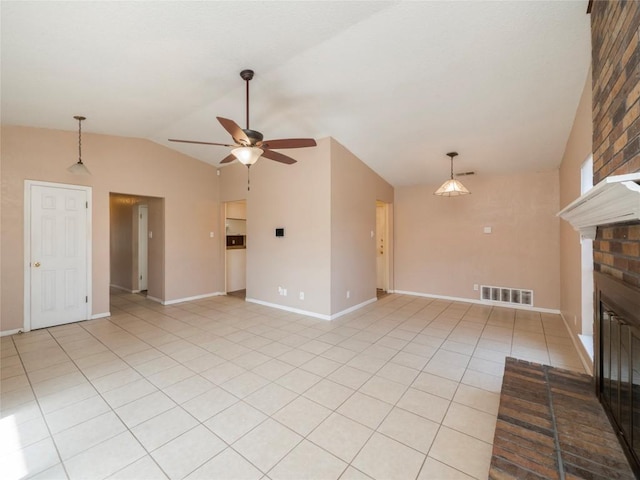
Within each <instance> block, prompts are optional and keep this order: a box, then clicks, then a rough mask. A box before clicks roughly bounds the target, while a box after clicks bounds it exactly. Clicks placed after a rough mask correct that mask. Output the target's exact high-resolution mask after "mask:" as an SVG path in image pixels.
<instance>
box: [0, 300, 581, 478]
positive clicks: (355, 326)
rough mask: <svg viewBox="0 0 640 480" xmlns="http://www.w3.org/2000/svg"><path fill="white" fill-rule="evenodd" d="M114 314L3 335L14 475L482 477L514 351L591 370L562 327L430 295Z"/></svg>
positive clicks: (154, 307)
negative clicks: (335, 314)
mask: <svg viewBox="0 0 640 480" xmlns="http://www.w3.org/2000/svg"><path fill="white" fill-rule="evenodd" d="M111 313H112V316H111V317H110V318H105V319H99V320H92V321H86V322H81V323H76V324H70V325H64V326H59V327H55V328H49V329H44V330H38V331H33V332H30V333H26V334H18V335H14V336H11V337H3V338H2V342H1V354H2V358H1V367H2V368H1V370H2V376H1V383H0V385H1V393H0V400H1V419H0V472H2V474H1V476H2V478H3V479H5V480H9V479H14V478H15V479H17V478H38V479H52V478H53V479H59V478H70V479H82V480H93V479H102V478H110V479H136V480H138V479H144V480H147V479H155V478H163V479H164V478H167V477H168V478H172V479H182V478H188V479H214V478H215V479H262V478H264V479H272V480H280V479H322V480H331V479H338V478H339V479H341V480H348V479H372V478H373V479H378V480H390V479H396V478H397V479H412V480H413V479H418V480H426V479H444V478H451V479H453V478H456V479H470V478H476V479H486V478H487V473H488V468H489V462H490V457H491V448H492V445H491V443H492V441H493V433H494V429H495V422H496V415H497V410H498V403H499V393H498V392H499V391H500V386H501V380H502V378H501V375H502V370H503V366H504V361H505V356H507V355H512V356H516V357H519V358H524V359H527V360H531V361H536V362H542V363H546V364H550V365H554V366H559V367H564V368H570V369H574V370H579V371H583V368H582V366H581V363H580V360H579V358H578V355H577V353H576V351H575V349H574V347H573V345H572V342H571V339H570V338H569V335H568V333H567V331H566V329H565V327H564V325H563V323H562V320H561V319H560V317H559V316H557V315H550V314H540V313H533V312H527V311H521V310H512V309H508V308H492V307H486V306H480V305H470V304H465V303H455V302H448V301H442V300H432V299H427V298H421V297H412V296H404V295H387V296H385V297H383V298H382V299H381V300H379V301H377V302H375V303H374V304H371V305H369V306H367V307H365V308H363V309H360V310H358V311H356V312H353V313H352V314H349V315H347V316H344V317H342V318H339V319H337V320H334V321H332V322H326V321H322V320H317V319H314V318H309V317H304V316H301V315H297V314H292V313H288V312H283V311H281V310H276V309H271V308H267V307H263V306H259V305H255V304H251V303H245V302H244V301H242V300H240V299H237V298H234V297H224V296H223V297H213V298H210V299H206V300H200V301H195V302H189V303H184V304H180V305H174V306H167V307H165V306H161V305H159V304H157V303H154V302H151V301H148V300H146V299H145V298H143V297H141V296H139V295H130V294H122V293H114V294H113V295H112V306H111Z"/></svg>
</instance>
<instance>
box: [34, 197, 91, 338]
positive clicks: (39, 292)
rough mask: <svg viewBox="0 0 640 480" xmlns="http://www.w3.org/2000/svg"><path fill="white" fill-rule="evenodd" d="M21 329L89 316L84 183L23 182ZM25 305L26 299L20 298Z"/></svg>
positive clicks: (87, 219) (40, 326)
mask: <svg viewBox="0 0 640 480" xmlns="http://www.w3.org/2000/svg"><path fill="white" fill-rule="evenodd" d="M28 190H29V192H28V194H29V196H30V202H29V204H28V209H29V211H28V212H27V214H28V215H29V225H28V227H29V238H28V240H29V259H28V260H29V261H28V264H29V272H28V273H29V275H28V277H27V279H26V280H27V282H28V286H26V287H25V289H26V288H28V292H27V293H28V295H29V302H28V306H29V310H28V315H29V318H27V319H26V321H25V323H27V322H28V323H29V324H27V325H25V327H27V329H29V328H30V329H35V328H45V327H51V326H54V325H61V324H64V323H71V322H77V321H79V320H86V319H87V318H89V315H90V310H89V291H88V286H89V278H88V276H89V275H88V273H89V262H88V251H89V245H88V244H89V232H88V225H89V208H88V207H89V204H88V202H89V195H90V190H88V189H87V188H86V187H80V188H73V187H72V186H68V188H67V186H48V185H38V184H29V185H28ZM25 303H26V302H25Z"/></svg>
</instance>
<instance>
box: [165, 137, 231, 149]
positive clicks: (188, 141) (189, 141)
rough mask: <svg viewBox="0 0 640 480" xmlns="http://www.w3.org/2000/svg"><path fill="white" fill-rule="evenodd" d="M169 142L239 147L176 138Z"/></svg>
mask: <svg viewBox="0 0 640 480" xmlns="http://www.w3.org/2000/svg"><path fill="white" fill-rule="evenodd" d="M169 141H170V142H180V143H195V144H197V145H218V146H220V147H237V145H229V144H228V143H213V142H198V141H196V140H178V139H176V138H170V139H169Z"/></svg>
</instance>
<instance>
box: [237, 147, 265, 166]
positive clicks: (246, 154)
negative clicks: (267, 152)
mask: <svg viewBox="0 0 640 480" xmlns="http://www.w3.org/2000/svg"><path fill="white" fill-rule="evenodd" d="M263 152H264V150H262V149H261V148H258V147H238V148H234V149H233V150H231V153H232V154H233V155H234V156H235V157H236V158H237V159H238V161H240V163H243V164H244V165H253V164H254V163H256V162H257V161H258V159H259V158H260V155H262V153H263Z"/></svg>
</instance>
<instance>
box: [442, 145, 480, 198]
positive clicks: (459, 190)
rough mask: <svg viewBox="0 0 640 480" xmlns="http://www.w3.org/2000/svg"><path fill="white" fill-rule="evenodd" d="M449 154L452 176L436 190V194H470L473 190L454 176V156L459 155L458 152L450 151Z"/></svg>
mask: <svg viewBox="0 0 640 480" xmlns="http://www.w3.org/2000/svg"><path fill="white" fill-rule="evenodd" d="M447 156H448V157H450V158H451V178H450V179H449V180H447V181H446V182H444V183H443V184H442V185H441V186H440V188H439V189H438V190H436V191H435V192H434V195H440V196H442V197H456V196H458V195H468V194H470V193H471V192H470V191H469V190H467V188H466V187H465V186H464V185H462V183H460V182H459V181H458V180H455V179H454V178H453V157H457V156H458V152H449V153H447Z"/></svg>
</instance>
